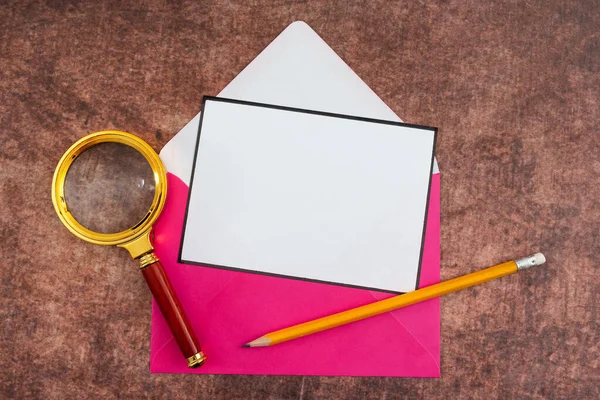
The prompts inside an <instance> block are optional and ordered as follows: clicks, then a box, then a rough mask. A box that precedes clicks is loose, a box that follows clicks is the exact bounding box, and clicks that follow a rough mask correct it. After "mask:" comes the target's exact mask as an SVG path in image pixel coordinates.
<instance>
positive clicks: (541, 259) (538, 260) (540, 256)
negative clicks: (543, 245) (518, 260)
mask: <svg viewBox="0 0 600 400" xmlns="http://www.w3.org/2000/svg"><path fill="white" fill-rule="evenodd" d="M533 256H534V257H535V264H536V265H542V264H543V263H545V262H546V257H544V255H543V254H542V253H535V254H534V255H533Z"/></svg>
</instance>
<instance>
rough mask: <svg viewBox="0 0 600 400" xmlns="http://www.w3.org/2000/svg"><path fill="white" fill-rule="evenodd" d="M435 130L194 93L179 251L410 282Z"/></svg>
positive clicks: (398, 288) (207, 259)
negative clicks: (198, 99)
mask: <svg viewBox="0 0 600 400" xmlns="http://www.w3.org/2000/svg"><path fill="white" fill-rule="evenodd" d="M435 135H436V130H435V128H428V127H418V126H412V125H407V124H402V123H399V122H389V121H376V120H368V119H365V118H361V117H352V116H340V115H334V114H328V113H319V112H305V111H302V110H298V109H291V108H287V107H277V106H275V107H272V106H267V105H262V104H256V103H247V102H242V101H237V100H228V99H221V98H206V99H205V102H204V108H203V116H202V120H201V123H200V132H199V139H198V143H197V150H196V157H195V164H194V167H193V173H192V180H191V186H190V194H189V201H188V209H187V214H186V220H185V227H184V235H183V239H182V247H181V254H180V259H181V261H182V262H186V263H197V264H201V265H208V266H213V267H223V268H232V269H241V270H245V271H250V272H256V273H264V274H273V275H277V276H286V277H294V278H300V279H307V280H314V281H322V282H329V283H334V284H340V285H349V286H356V287H362V288H371V289H376V290H387V291H394V292H407V291H411V290H414V289H415V287H416V285H417V283H418V273H419V266H420V259H421V252H422V244H423V238H424V222H425V220H426V212H427V199H428V192H429V185H430V178H431V171H432V167H433V152H434V146H435Z"/></svg>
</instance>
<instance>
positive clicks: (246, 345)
mask: <svg viewBox="0 0 600 400" xmlns="http://www.w3.org/2000/svg"><path fill="white" fill-rule="evenodd" d="M245 347H250V344H249V343H246V344H245V345H243V346H242V349H243V348H245Z"/></svg>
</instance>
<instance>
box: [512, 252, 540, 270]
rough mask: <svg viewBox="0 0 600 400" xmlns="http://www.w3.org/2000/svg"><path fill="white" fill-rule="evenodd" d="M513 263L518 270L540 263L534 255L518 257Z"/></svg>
mask: <svg viewBox="0 0 600 400" xmlns="http://www.w3.org/2000/svg"><path fill="white" fill-rule="evenodd" d="M515 263H517V270H519V271H522V270H524V269H527V268H531V267H535V266H536V265H539V264H540V263H539V262H538V258H537V257H536V256H535V255H533V256H529V257H523V258H519V259H518V260H515Z"/></svg>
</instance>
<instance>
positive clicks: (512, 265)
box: [242, 253, 546, 347]
mask: <svg viewBox="0 0 600 400" xmlns="http://www.w3.org/2000/svg"><path fill="white" fill-rule="evenodd" d="M545 262H546V258H545V257H544V255H543V254H542V253H536V254H534V255H532V256H529V257H523V258H519V259H518V260H513V261H508V262H505V263H502V264H498V265H496V266H493V267H490V268H486V269H483V270H481V271H477V272H473V273H470V274H467V275H464V276H461V277H458V278H454V279H450V280H449V281H445V282H440V283H436V284H435V285H431V286H427V287H424V288H422V289H418V290H415V291H414V292H409V293H405V294H401V295H399V296H394V297H390V298H388V299H385V300H381V301H376V302H374V303H371V304H367V305H365V306H362V307H357V308H353V309H351V310H348V311H343V312H340V313H337V314H333V315H329V316H327V317H323V318H319V319H315V320H313V321H309V322H305V323H302V324H299V325H295V326H291V327H289V328H284V329H280V330H278V331H274V332H270V333H267V334H266V335H264V336H261V337H259V338H258V339H255V340H253V341H251V342H249V343H247V344H245V345H243V346H242V347H264V346H273V345H275V344H279V343H283V342H287V341H288V340H293V339H297V338H299V337H302V336H307V335H312V334H313V333H317V332H321V331H324V330H327V329H331V328H335V327H336V326H340V325H346V324H349V323H351V322H355V321H360V320H361V319H365V318H369V317H372V316H375V315H379V314H383V313H385V312H388V311H392V310H397V309H398V308H402V307H406V306H410V305H411V304H415V303H420V302H422V301H425V300H429V299H432V298H434V297H439V296H443V295H445V294H448V293H452V292H456V291H458V290H461V289H465V288H468V287H471V286H475V285H478V284H480V283H483V282H487V281H491V280H492V279H496V278H500V277H502V276H506V275H510V274H514V273H515V272H518V271H521V270H523V269H527V268H530V267H534V266H536V265H541V264H543V263H545Z"/></svg>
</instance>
